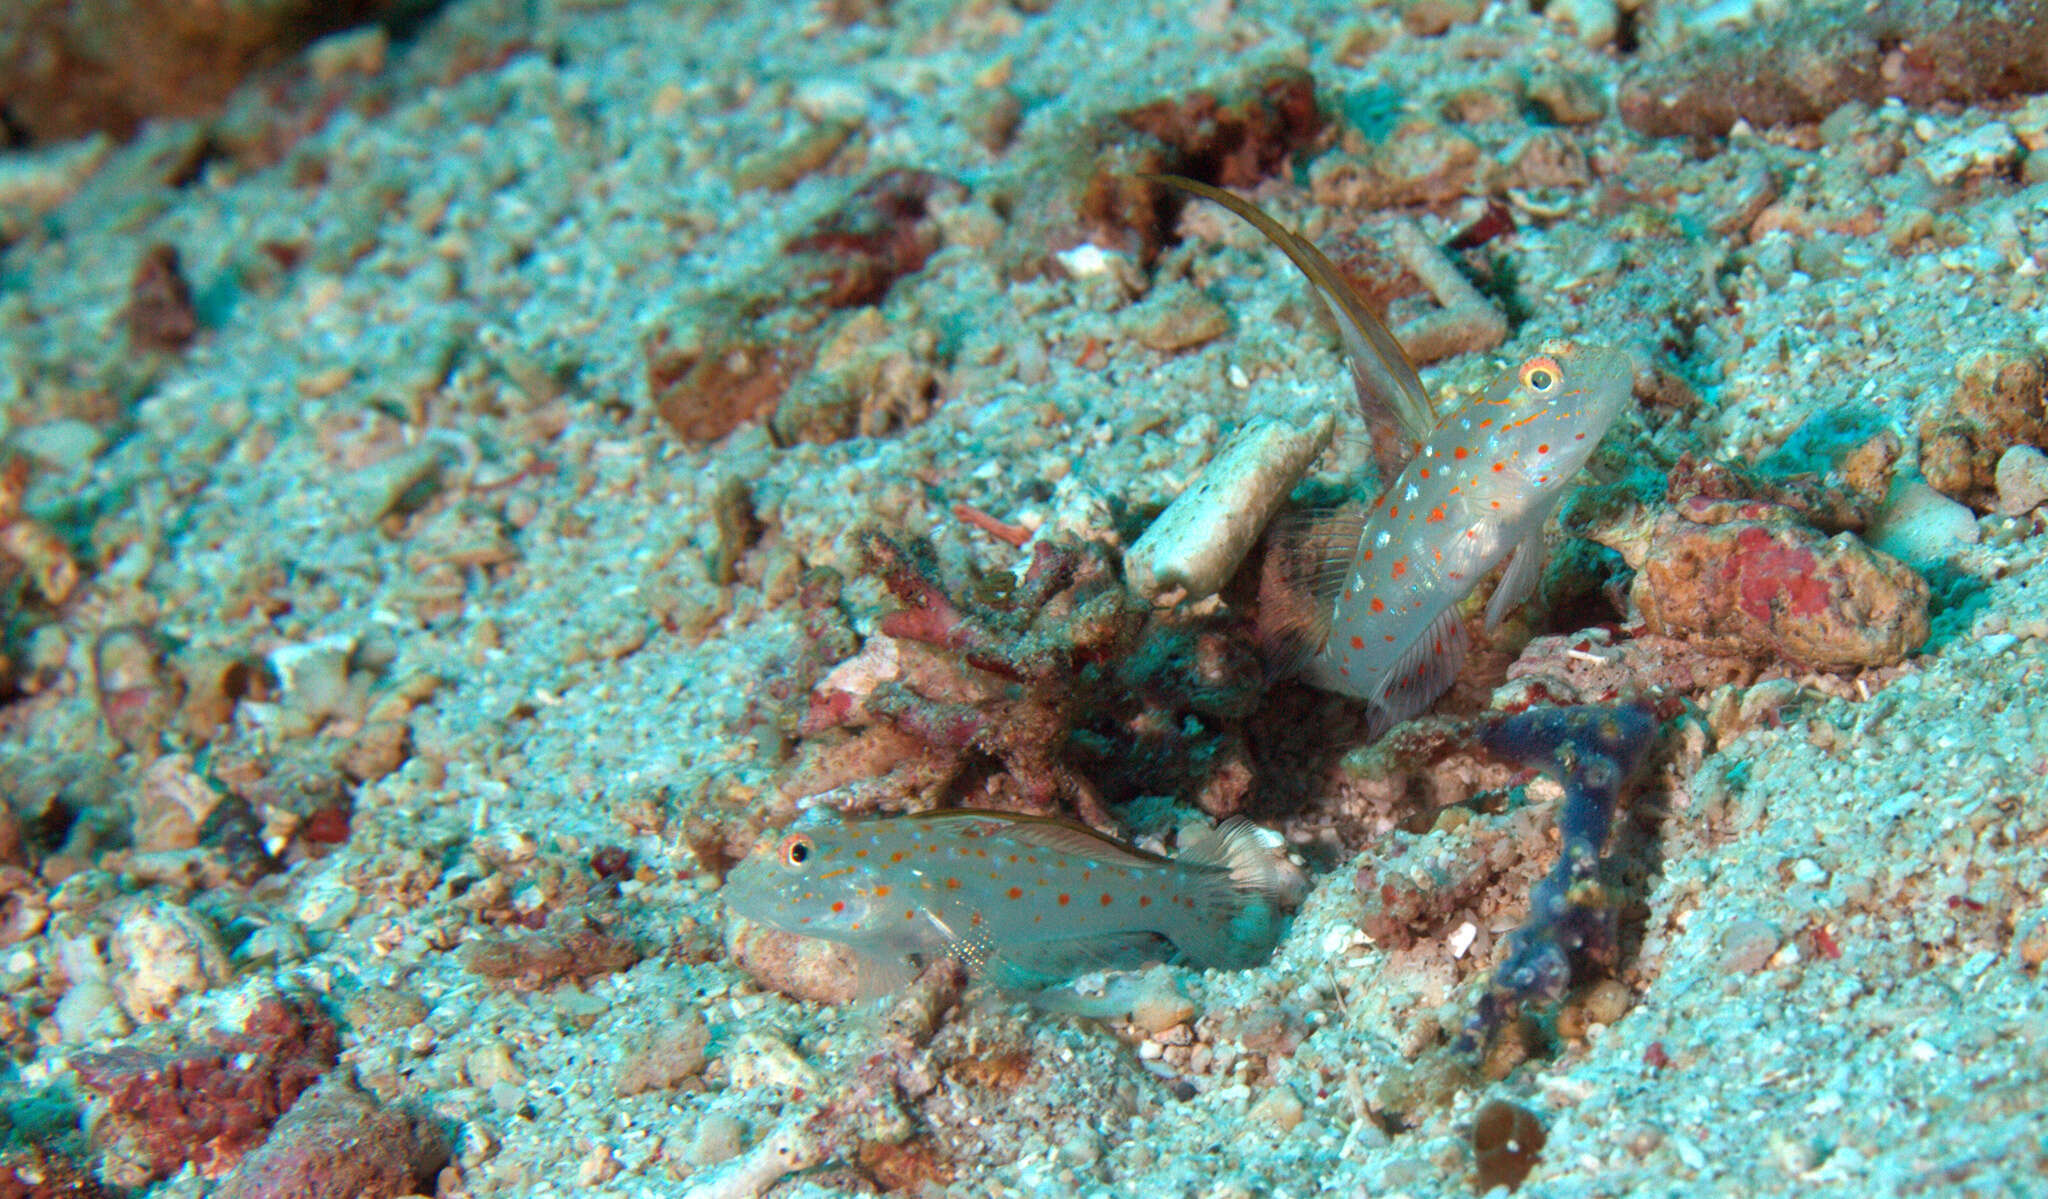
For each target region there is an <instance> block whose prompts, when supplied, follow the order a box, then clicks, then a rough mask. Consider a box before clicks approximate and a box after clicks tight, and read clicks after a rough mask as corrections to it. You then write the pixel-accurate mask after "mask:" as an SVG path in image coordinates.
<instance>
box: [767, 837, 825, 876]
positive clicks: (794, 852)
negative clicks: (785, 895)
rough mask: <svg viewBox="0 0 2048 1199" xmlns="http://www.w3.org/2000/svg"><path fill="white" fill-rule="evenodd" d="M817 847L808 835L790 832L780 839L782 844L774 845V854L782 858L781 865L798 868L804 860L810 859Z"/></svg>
mask: <svg viewBox="0 0 2048 1199" xmlns="http://www.w3.org/2000/svg"><path fill="white" fill-rule="evenodd" d="M817 848H818V846H817V843H816V842H814V841H812V840H811V839H810V838H809V837H806V836H805V835H803V834H802V833H791V834H790V835H789V836H787V837H784V838H783V839H782V844H780V845H778V846H776V847H775V856H776V857H778V858H780V859H782V864H783V865H785V866H788V867H790V868H791V869H798V870H800V869H802V868H803V864H804V863H805V862H808V861H810V860H811V854H812V853H813V852H815V851H816V850H817Z"/></svg>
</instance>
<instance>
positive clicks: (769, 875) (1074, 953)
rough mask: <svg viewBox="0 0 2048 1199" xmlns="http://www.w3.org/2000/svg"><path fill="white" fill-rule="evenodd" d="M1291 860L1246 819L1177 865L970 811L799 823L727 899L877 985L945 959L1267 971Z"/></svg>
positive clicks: (982, 969) (1006, 975) (1089, 834)
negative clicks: (841, 955)
mask: <svg viewBox="0 0 2048 1199" xmlns="http://www.w3.org/2000/svg"><path fill="white" fill-rule="evenodd" d="M1281 869H1282V868H1281V867H1280V866H1279V862H1278V859H1276V858H1275V857H1274V852H1273V851H1272V850H1271V849H1268V848H1267V846H1266V845H1265V843H1264V842H1263V841H1262V839H1261V834H1260V832H1259V830H1258V829H1257V827H1256V826H1254V825H1252V824H1250V823H1248V822H1246V821H1242V820H1233V821H1229V822H1227V823H1225V824H1222V825H1219V826H1217V827H1216V828H1213V829H1210V830H1208V831H1207V832H1206V833H1204V834H1203V835H1201V836H1198V837H1196V838H1194V839H1193V841H1192V842H1191V843H1190V844H1189V845H1188V846H1187V847H1186V848H1185V849H1184V850H1183V852H1182V853H1181V855H1180V856H1179V857H1177V858H1166V857H1161V856H1159V855H1158V854H1154V853H1148V852H1146V851H1145V850H1142V849H1139V848H1137V847H1136V846H1133V845H1126V844H1124V843H1123V842H1121V841H1116V840H1112V839H1110V838H1108V837H1105V836H1103V835H1102V834H1100V833H1097V832H1095V831H1094V830H1092V829H1089V828H1087V827H1085V826H1083V825H1079V824H1074V823H1071V822H1068V821H1064V820H1054V819H1049V818H1044V817H1031V816H1018V815H1013V814H1011V813H1007V812H984V811H974V810H966V809H963V810H957V811H948V812H932V813H928V814H924V815H917V816H896V817H887V818H882V819H873V820H860V821H851V822H843V823H842V822H826V823H820V824H816V825H810V826H805V827H800V828H797V829H796V830H794V831H791V832H789V833H787V834H786V835H784V836H783V838H782V839H781V841H780V842H779V843H777V844H776V845H775V846H774V848H773V849H772V850H768V849H766V848H765V847H764V849H762V850H760V851H757V852H756V853H754V854H753V855H752V856H750V857H749V858H748V859H747V860H746V861H744V862H742V863H740V865H739V866H738V868H736V869H735V870H734V871H733V872H732V874H731V876H730V877H728V878H727V879H726V884H725V892H724V895H725V903H726V907H727V908H728V909H729V910H730V911H733V912H735V913H737V914H739V915H741V916H743V917H745V918H746V919H748V920H752V921H755V922H757V923H760V924H765V925H768V926H770V927H772V928H778V929H782V930H784V931H786V932H792V933H798V934H801V935H803V936H809V937H822V938H824V939H826V940H829V941H837V942H840V943H841V944H844V945H846V946H847V947H849V948H851V949H852V950H854V952H855V954H856V956H857V959H858V960H859V962H860V964H861V966H862V968H863V975H864V977H863V979H862V982H863V989H864V990H866V991H868V992H870V993H875V992H879V991H881V990H886V989H888V987H890V986H893V985H895V984H897V983H900V982H901V981H903V980H904V979H906V978H907V977H909V976H910V974H911V973H912V972H914V970H915V969H917V968H919V967H921V966H923V965H926V964H929V963H930V962H932V961H934V960H937V959H938V958H941V957H946V956H950V957H953V958H956V959H957V960H959V961H960V962H961V963H963V964H964V965H966V966H967V967H968V968H969V969H970V970H971V971H973V972H975V973H977V974H985V975H987V976H988V977H989V978H991V979H992V980H993V981H994V982H996V983H998V984H999V985H1002V986H1007V987H1043V986H1046V985H1049V984H1051V983H1054V982H1057V981H1060V980H1061V979H1063V978H1065V977H1067V976H1069V975H1071V974H1074V973H1077V972H1079V971H1082V970H1087V969H1112V968H1124V967H1129V966H1135V965H1140V964H1143V963H1145V962H1148V961H1155V962H1156V961H1164V960H1170V959H1178V960H1182V961H1185V962H1186V963H1188V964H1190V965H1193V966H1198V967H1214V968H1217V969H1243V968H1246V967H1250V966H1255V965H1257V964H1258V963H1259V962H1261V961H1263V960H1264V959H1265V957H1266V955H1267V954H1268V953H1269V952H1270V951H1271V949H1272V940H1273V931H1274V922H1275V920H1276V916H1277V913H1276V910H1275V896H1276V895H1277V893H1278V892H1279V890H1280V887H1281V878H1282V874H1281Z"/></svg>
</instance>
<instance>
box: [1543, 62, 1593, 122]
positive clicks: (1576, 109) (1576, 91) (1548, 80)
mask: <svg viewBox="0 0 2048 1199" xmlns="http://www.w3.org/2000/svg"><path fill="white" fill-rule="evenodd" d="M1528 95H1529V102H1530V103H1532V104H1534V105H1535V106H1536V107H1537V108H1539V109H1541V110H1542V111H1543V114H1544V115H1545V116H1547V117H1549V118H1550V119H1551V120H1552V121H1555V122H1556V123H1558V124H1560V125H1590V124H1592V123H1593V122H1594V121H1597V120H1599V119H1600V118H1601V117H1603V116H1605V115H1607V99H1606V97H1605V96H1604V95H1602V94H1601V91H1600V85H1599V84H1598V83H1597V82H1596V81H1594V80H1593V79H1592V78H1591V77H1590V76H1587V75H1582V74H1580V73H1579V72H1577V71H1560V70H1555V69H1544V70H1539V71H1538V72H1537V74H1536V76H1535V78H1533V79H1531V80H1530V81H1529V92H1528Z"/></svg>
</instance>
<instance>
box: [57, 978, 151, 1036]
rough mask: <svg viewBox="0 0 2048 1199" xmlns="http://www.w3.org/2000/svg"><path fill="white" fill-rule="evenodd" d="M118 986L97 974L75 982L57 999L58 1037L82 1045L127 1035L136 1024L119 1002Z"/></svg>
mask: <svg viewBox="0 0 2048 1199" xmlns="http://www.w3.org/2000/svg"><path fill="white" fill-rule="evenodd" d="M116 998H117V996H116V995H115V994H114V989H113V988H112V987H110V986H108V985H107V984H106V983H105V982H102V981H101V980H99V979H96V978H89V979H86V980H84V981H82V982H78V983H74V984H72V986H71V989H70V990H68V991H65V992H64V998H62V999H59V1000H58V1001H57V1010H56V1011H54V1012H52V1013H51V1019H52V1020H53V1021H55V1022H56V1026H57V1039H58V1040H59V1041H61V1042H63V1043H64V1044H66V1045H80V1044H83V1043H85V1042H87V1041H94V1040H98V1039H100V1038H102V1037H119V1036H125V1035H126V1034H127V1033H129V1032H130V1031H132V1030H133V1028H134V1025H132V1024H130V1023H129V1022H128V1017H127V1016H126V1015H124V1014H123V1013H122V1011H121V1008H120V1006H119V1005H118V1004H117V1003H116V1002H115V1000H116Z"/></svg>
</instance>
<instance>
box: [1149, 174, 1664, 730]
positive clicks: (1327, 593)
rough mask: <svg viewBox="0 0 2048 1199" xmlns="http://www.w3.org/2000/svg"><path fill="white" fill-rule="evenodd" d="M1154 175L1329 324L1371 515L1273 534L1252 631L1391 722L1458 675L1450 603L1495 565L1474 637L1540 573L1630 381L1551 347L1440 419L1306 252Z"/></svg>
mask: <svg viewBox="0 0 2048 1199" xmlns="http://www.w3.org/2000/svg"><path fill="white" fill-rule="evenodd" d="M1154 178H1157V179H1159V180H1160V181H1161V182H1165V183H1169V184H1171V185H1173V186H1175V187H1179V188H1181V189H1183V190H1185V191H1190V192H1193V193H1194V194H1196V195H1199V196H1203V197H1205V198H1207V199H1210V200H1214V201H1215V202H1216V203H1218V204H1221V205H1223V206H1224V207H1225V208H1228V209H1230V211H1232V212H1234V213H1236V214H1237V215H1239V216H1241V217H1243V218H1244V219H1245V220H1247V221H1249V222H1250V223H1251V224H1252V225H1253V226H1254V227H1256V228H1257V229H1258V230H1259V232H1261V233H1263V234H1265V235H1266V237H1267V238H1269V239H1271V240H1272V241H1273V242H1274V244H1276V245H1278V246H1279V247H1280V249H1281V250H1282V251H1284V252H1285V253H1286V254H1287V256H1288V258H1290V259H1291V260H1293V262H1294V264H1295V265H1296V266H1298V267H1300V268H1301V271H1302V273H1303V274H1305V275H1307V276H1308V278H1309V282H1310V283H1311V284H1313V285H1314V287H1315V290H1316V294H1317V295H1318V296H1320V297H1321V298H1322V300H1323V303H1324V304H1325V305H1326V306H1327V307H1328V308H1329V310H1330V314H1331V316H1332V317H1334V318H1335V319H1336V322H1337V327H1338V329H1339V331H1340V332H1341V334H1342V336H1343V339H1344V348H1345V351H1346V354H1347V356H1348V357H1349V358H1350V361H1351V368H1352V379H1353V382H1354V383H1355V384H1356V387H1357V391H1358V397H1359V405H1360V407H1361V409H1362V410H1363V411H1364V412H1365V414H1366V419H1367V423H1368V425H1370V426H1371V428H1372V431H1373V435H1374V441H1375V447H1374V448H1375V452H1376V454H1377V456H1378V457H1379V459H1380V463H1381V471H1382V478H1381V482H1382V483H1383V484H1384V486H1383V487H1382V488H1381V491H1380V493H1379V495H1378V497H1377V498H1375V499H1374V500H1373V502H1372V504H1371V505H1370V506H1359V505H1350V506H1346V507H1344V508H1341V509H1338V510H1336V511H1334V512H1325V513H1320V514H1316V515H1314V516H1312V517H1308V518H1306V519H1304V520H1302V521H1300V522H1297V523H1296V524H1294V525H1293V526H1292V527H1290V528H1288V529H1283V530H1276V534H1275V539H1274V542H1275V543H1274V545H1273V548H1272V550H1271V551H1270V552H1269V554H1268V568H1267V574H1266V579H1265V584H1264V587H1263V588H1262V593H1261V604H1262V607H1263V608H1264V609H1265V611H1264V612H1263V613H1262V623H1264V624H1265V626H1266V631H1267V633H1268V635H1269V639H1271V640H1272V641H1274V642H1276V643H1277V644H1278V646H1279V647H1280V651H1279V655H1278V656H1279V657H1280V658H1281V659H1282V665H1283V668H1284V669H1288V670H1299V671H1300V673H1301V674H1302V675H1303V677H1304V678H1306V679H1307V681H1308V682H1310V683H1312V684H1314V685H1316V686H1318V687H1322V688H1325V689H1326V690H1331V691H1337V692H1341V693H1343V694H1346V695H1353V696H1357V697H1359V698H1361V699H1364V700H1366V701H1367V702H1368V703H1370V704H1371V705H1372V713H1373V719H1374V724H1375V726H1376V728H1380V729H1383V728H1385V727H1386V726H1388V725H1391V724H1396V723H1399V722H1400V721H1403V720H1406V719H1408V718H1409V717H1410V716H1414V715H1416V714H1417V713H1419V712H1421V711H1423V710H1424V709H1425V708H1427V707H1429V705H1430V704H1431V703H1433V702H1434V701H1435V700H1436V698H1437V696H1439V695H1442V694H1443V693H1444V691H1445V690H1446V689H1447V688H1448V687H1449V686H1450V685H1451V681H1452V679H1453V678H1455V677H1456V675H1457V673H1458V666H1459V664H1460V663H1462V662H1463V661H1464V656H1465V625H1464V622H1463V621H1462V620H1461V619H1460V617H1459V615H1458V604H1459V601H1461V600H1463V599H1464V598H1465V596H1466V595H1468V594H1470V593H1471V591H1472V589H1473V588H1474V587H1476V586H1478V584H1479V582H1480V580H1481V579H1482V578H1484V577H1485V575H1486V573H1487V572H1488V571H1490V570H1492V569H1493V568H1494V567H1495V566H1497V565H1499V564H1500V563H1501V562H1502V561H1503V560H1505V561H1506V562H1507V569H1506V571H1505V572H1504V573H1503V575H1502V577H1501V580H1500V582H1499V583H1498V584H1497V585H1496V586H1495V587H1494V590H1493V594H1492V596H1491V597H1490V599H1489V600H1488V602H1487V605H1486V626H1487V628H1489V629H1491V628H1493V627H1494V626H1495V625H1497V624H1499V623H1500V621H1501V619H1502V618H1503V617H1504V616H1506V615H1507V613H1508V612H1510V611H1512V610H1513V609H1514V608H1515V606H1516V605H1518V604H1520V603H1521V602H1522V601H1523V600H1524V599H1526V598H1528V595H1529V592H1530V591H1531V589H1533V588H1534V587H1535V585H1536V581H1537V579H1538V577H1539V576H1540V575H1541V574H1542V568H1543V552H1544V542H1543V524H1544V521H1545V520H1546V519H1548V517H1549V515H1550V512H1551V510H1552V509H1553V508H1555V507H1556V506H1557V502H1558V500H1559V498H1560V497H1561V496H1562V495H1563V492H1564V486H1565V483H1566V482H1567V481H1568V480H1569V479H1570V478H1571V477H1572V475H1573V474H1575V473H1576V472H1577V471H1578V469H1579V467H1580V466H1581V465H1583V464H1584V463H1585V461H1586V459H1587V457H1588V456H1590V455H1591V454H1592V452H1593V447H1594V446H1595V445H1596V444H1598V443H1599V440H1600V437H1601V435H1602V434H1603V433H1605V432H1606V431H1607V428H1608V426H1609V425H1611V424H1613V423H1614V420H1615V418H1616V417H1617V416H1619V415H1620V413H1621V409H1622V406H1623V404H1625V403H1626V402H1627V400H1628V398H1629V394H1630V389H1631V386H1632V384H1633V381H1634V369H1633V367H1632V366H1631V365H1630V363H1629V360H1628V357H1627V355H1625V354H1623V353H1621V352H1619V351H1616V350H1606V349H1596V348H1593V347H1589V346H1572V345H1566V344H1562V343H1553V344H1550V345H1546V346H1545V347H1544V348H1543V349H1542V351H1541V352H1540V353H1538V354H1536V355H1535V356H1533V357H1531V358H1528V359H1527V360H1525V361H1523V362H1522V363H1520V364H1519V365H1517V366H1515V367H1513V368H1511V369H1509V370H1508V371H1507V372H1506V373H1504V374H1503V375H1501V377H1500V378H1499V379H1497V380H1495V381H1494V383H1493V384H1492V385H1491V386H1489V387H1488V388H1487V389H1486V390H1485V391H1484V392H1482V393H1481V394H1480V395H1479V396H1478V397H1477V398H1476V399H1474V400H1472V401H1471V402H1470V403H1468V404H1466V405H1465V406H1464V407H1462V408H1459V409H1458V410H1456V411H1454V412H1450V413H1447V414H1443V415H1441V416H1440V415H1439V414H1438V412H1437V407H1436V405H1435V404H1434V403H1433V402H1432V401H1431V400H1430V398H1429V393H1428V392H1427V391H1426V390H1425V389H1424V388H1423V386H1422V380H1421V378H1420V377H1419V376H1418V375H1417V374H1416V371H1415V366H1414V364H1413V363H1412V362H1410V361H1409V359H1408V355H1407V353H1406V352H1405V351H1404V350H1402V348H1401V344H1400V343H1399V342H1398V341H1396V340H1395V339H1394V335H1393V334H1392V333H1391V332H1389V331H1388V329H1387V327H1386V325H1384V324H1383V323H1381V321H1380V320H1379V318H1377V317H1375V316H1374V315H1373V314H1372V312H1371V310H1370V309H1368V308H1367V307H1366V306H1365V304H1364V303H1363V302H1362V301H1360V300H1359V298H1358V296H1357V295H1356V293H1354V292H1353V291H1352V290H1351V287H1350V285H1349V284H1347V283H1346V282H1345V281H1344V279H1343V277H1342V276H1341V275H1339V274H1338V273H1337V269H1336V268H1335V267H1334V266H1332V265H1331V263H1330V261H1329V259H1327V258H1325V257H1323V255H1322V254H1321V253H1320V252H1318V251H1317V250H1316V248H1315V247H1314V246H1312V245H1310V244H1309V243H1308V242H1307V241H1305V240H1303V239H1302V238H1300V237H1297V236H1295V235H1294V234H1293V233H1290V232H1288V231H1287V230H1286V229H1285V228H1283V227H1281V226H1280V225H1279V224H1278V223H1277V222H1275V221H1274V220H1273V219H1272V218H1271V217H1269V216H1267V215H1266V214H1265V213H1264V212H1261V211H1260V210H1259V209H1258V208H1256V207H1254V206H1253V205H1251V204H1250V203H1248V202H1246V201H1244V200H1242V199H1240V198H1238V197H1237V196H1234V195H1232V194H1231V193H1229V192H1226V191H1222V190H1220V189H1218V188H1214V187H1210V186H1208V185H1206V184H1201V183H1196V182H1194V181H1192V180H1186V179H1178V178H1173V177H1169V176H1154ZM1397 429H1398V430H1399V433H1405V434H1406V436H1405V437H1404V438H1403V437H1399V434H1397V433H1396V432H1395V430H1397ZM1397 438H1398V444H1399V445H1400V446H1402V447H1404V448H1412V451H1413V452H1412V454H1411V455H1409V456H1407V457H1406V458H1405V459H1404V458H1402V457H1401V456H1400V455H1399V454H1390V453H1389V452H1387V451H1388V448H1389V447H1390V446H1394V445H1396V444H1397ZM1396 466H1398V473H1396V471H1395V467H1396ZM1388 476H1391V478H1389V477H1388Z"/></svg>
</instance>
